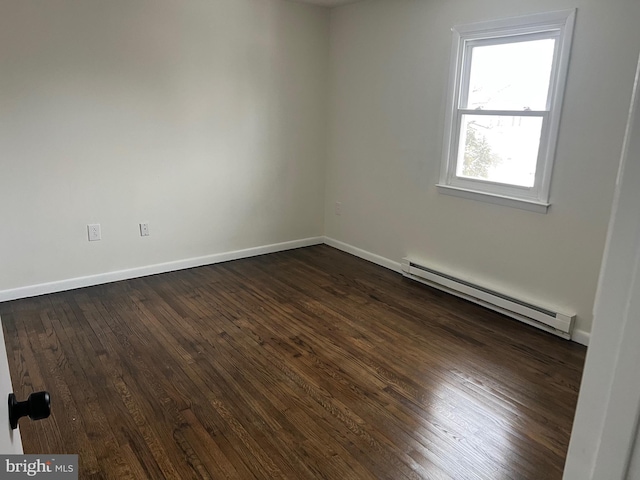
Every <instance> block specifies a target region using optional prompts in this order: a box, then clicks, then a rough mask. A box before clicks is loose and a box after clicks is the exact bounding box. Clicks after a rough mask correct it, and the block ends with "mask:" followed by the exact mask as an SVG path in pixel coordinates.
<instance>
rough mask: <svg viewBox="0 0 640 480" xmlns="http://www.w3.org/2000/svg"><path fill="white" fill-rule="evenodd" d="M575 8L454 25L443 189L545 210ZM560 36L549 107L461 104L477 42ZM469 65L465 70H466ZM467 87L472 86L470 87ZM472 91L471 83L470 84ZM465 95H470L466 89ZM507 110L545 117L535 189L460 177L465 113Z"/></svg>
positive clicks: (448, 192)
mask: <svg viewBox="0 0 640 480" xmlns="http://www.w3.org/2000/svg"><path fill="white" fill-rule="evenodd" d="M575 17H576V9H570V10H561V11H557V12H547V13H538V14H533V15H526V16H521V17H515V18H506V19H501V20H493V21H488V22H480V23H473V24H467V25H457V26H455V27H453V28H452V31H453V48H452V51H451V64H450V70H449V87H448V93H447V108H446V115H445V135H444V142H443V152H442V164H441V168H440V179H439V183H438V184H437V187H438V190H439V191H440V193H444V194H448V195H455V196H460V197H463V198H471V199H475V200H481V201H486V202H489V203H497V204H500V205H507V206H511V207H516V208H522V209H525V210H530V211H536V212H540V213H546V212H547V210H548V208H549V206H550V203H549V193H550V186H551V173H552V170H553V163H554V157H555V151H556V144H557V140H558V130H559V127H560V115H561V108H562V102H563V98H564V90H565V86H566V79H567V71H568V67H569V56H570V49H571V41H572V37H573V27H574V24H575ZM538 35H540V36H542V37H544V38H551V37H555V38H556V42H557V43H556V49H555V52H554V60H553V65H552V71H551V81H550V85H549V97H548V99H547V110H537V111H512V110H504V111H499V110H486V111H485V110H468V109H461V108H459V105H460V100H461V96H462V95H463V93H462V92H463V87H464V85H462V82H463V81H464V80H465V79H466V80H467V81H468V79H469V78H470V74H467V75H466V76H465V75H463V71H464V72H465V73H466V71H467V70H468V69H469V68H470V55H465V53H466V52H467V51H468V50H469V49H471V48H473V47H474V46H476V45H479V44H482V43H485V42H484V41H486V42H488V43H490V44H498V43H500V42H501V41H502V40H503V41H504V42H503V43H511V42H510V41H509V40H510V39H511V40H513V39H514V37H522V38H523V41H525V40H527V39H528V38H525V37H532V38H535V36H538ZM464 69H466V70H464ZM467 87H468V86H467ZM467 90H468V88H467ZM465 94H468V92H467V93H465ZM496 112H504V113H506V114H508V115H510V116H535V117H542V118H543V125H542V133H541V139H540V151H539V154H538V163H537V168H536V176H535V181H534V186H533V187H532V188H528V187H520V186H516V185H509V184H499V183H495V182H490V181H484V180H476V179H469V178H462V177H457V176H456V164H457V151H458V148H459V145H458V143H459V141H460V127H461V119H462V115H463V114H465V113H469V114H474V115H476V114H480V115H491V114H493V115H495V114H496Z"/></svg>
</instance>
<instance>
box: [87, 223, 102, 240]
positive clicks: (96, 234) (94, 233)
mask: <svg viewBox="0 0 640 480" xmlns="http://www.w3.org/2000/svg"><path fill="white" fill-rule="evenodd" d="M87 232H88V234H89V241H90V242H96V241H98V240H102V233H101V232H100V224H99V223H92V224H89V225H87Z"/></svg>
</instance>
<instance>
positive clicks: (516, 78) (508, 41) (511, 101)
mask: <svg viewBox="0 0 640 480" xmlns="http://www.w3.org/2000/svg"><path fill="white" fill-rule="evenodd" d="M574 19H575V10H568V11H562V12H552V13H543V14H536V15H529V16H525V17H517V18H512V19H506V20H498V21H492V22H484V23H477V24H472V25H464V26H457V27H454V28H453V32H454V42H453V52H452V63H451V78H450V86H449V87H450V91H449V96H448V100H447V102H448V103H447V118H446V124H445V140H444V146H443V160H442V169H441V175H440V183H439V184H438V187H439V190H440V191H441V192H442V193H447V194H452V195H458V196H462V197H465V198H473V199H478V200H485V201H489V202H492V203H499V204H503V205H509V206H514V207H518V208H524V209H527V210H533V211H538V212H546V211H547V208H548V207H549V187H550V184H551V171H552V166H553V158H554V154H555V147H556V139H557V136H558V126H559V123H560V108H561V106H562V95H563V92H564V86H565V79H566V76H567V67H568V64H569V49H570V45H571V35H572V32H573V23H574Z"/></svg>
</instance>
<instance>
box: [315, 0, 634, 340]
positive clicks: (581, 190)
mask: <svg viewBox="0 0 640 480" xmlns="http://www.w3.org/2000/svg"><path fill="white" fill-rule="evenodd" d="M574 7H577V8H578V16H577V23H576V28H575V33H574V44H573V50H572V59H571V63H570V67H569V79H568V87H567V91H566V94H565V105H564V110H563V118H562V122H561V128H560V138H559V144H558V152H557V158H556V165H555V171H554V177H553V182H552V187H551V202H552V204H553V205H552V207H551V209H550V211H549V213H548V214H546V215H545V214H538V213H532V212H528V211H524V210H518V209H514V208H509V207H503V206H497V205H492V204H488V203H481V202H477V201H472V200H465V199H461V198H457V197H451V196H446V195H442V194H439V193H438V192H437V190H436V187H435V184H436V183H437V181H438V175H439V169H440V161H441V149H442V136H443V128H444V123H443V122H444V99H445V94H446V90H447V80H448V68H449V56H450V51H451V31H450V28H451V27H452V26H453V25H455V24H464V23H471V22H475V21H482V20H491V19H498V18H505V17H509V16H516V15H522V14H528V13H535V12H543V11H553V10H561V9H566V8H574ZM638 18H640V3H639V2H637V0H616V1H610V2H603V1H601V0H539V1H536V2H532V1H530V0H487V1H483V2H477V1H472V0H455V1H439V0H433V1H432V0H429V1H427V0H393V1H386V0H370V1H367V2H361V3H357V4H354V5H350V6H346V7H343V8H339V9H334V10H333V11H332V15H331V49H330V72H331V77H330V80H329V82H330V88H329V92H330V94H329V95H330V101H331V110H330V122H329V137H330V140H329V159H328V165H327V186H326V198H325V211H326V217H325V232H326V235H327V236H329V237H332V238H335V239H337V240H339V241H342V242H345V243H347V244H351V245H355V246H357V247H359V248H361V249H364V250H366V251H369V252H372V253H374V254H377V255H381V256H382V257H385V258H389V259H392V260H394V261H400V259H401V258H402V257H404V256H406V255H411V256H413V257H417V258H420V259H422V260H423V261H428V262H430V263H432V264H434V265H437V266H440V268H443V269H445V270H447V271H451V272H456V273H458V274H461V275H463V276H465V277H467V278H470V279H472V280H475V281H478V282H480V283H482V284H485V285H488V286H491V287H494V288H497V289H500V290H503V291H506V292H507V293H511V294H512V295H515V296H519V297H521V298H524V299H528V300H530V301H533V302H536V301H537V302H536V303H540V301H542V302H544V304H545V305H550V306H555V307H556V308H560V309H562V310H566V311H569V312H573V313H577V314H578V319H577V328H578V329H579V330H581V331H583V332H589V331H590V329H591V319H592V307H593V299H594V295H595V290H596V284H597V279H598V273H599V269H600V261H601V258H602V252H603V247H604V241H605V235H606V231H607V224H608V220H609V214H610V211H611V202H612V197H613V191H614V183H615V178H616V171H617V167H618V160H619V158H620V150H621V144H622V139H623V135H624V129H625V123H626V119H627V112H628V106H629V101H630V97H631V91H632V84H633V79H634V72H635V65H636V59H637V55H638V45H640V29H638V28H637V20H638ZM336 201H340V202H342V210H343V211H342V214H341V215H340V216H337V215H335V214H334V203H335V202H336Z"/></svg>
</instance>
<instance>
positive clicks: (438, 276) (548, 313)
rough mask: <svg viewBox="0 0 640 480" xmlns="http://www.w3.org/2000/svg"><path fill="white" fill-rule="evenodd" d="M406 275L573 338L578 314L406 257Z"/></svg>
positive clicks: (403, 270)
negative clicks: (515, 295) (544, 305)
mask: <svg viewBox="0 0 640 480" xmlns="http://www.w3.org/2000/svg"><path fill="white" fill-rule="evenodd" d="M402 275H404V276H405V277H407V278H411V279H413V280H417V281H419V282H421V283H424V284H426V285H429V286H431V287H434V288H437V289H439V290H442V291H445V292H447V293H450V294H452V295H456V296H458V297H461V298H464V299H466V300H469V301H471V302H474V303H477V304H479V305H482V306H483V307H486V308H489V309H491V310H494V311H496V312H499V313H502V314H503V315H507V316H509V317H511V318H515V319H516V320H520V321H521V322H524V323H526V324H528V325H532V326H534V327H537V328H540V329H542V330H545V331H547V332H550V333H553V334H554V335H558V336H559V337H562V338H565V339H567V340H570V339H571V329H572V327H573V322H574V320H575V315H567V314H566V313H560V312H556V311H553V310H550V309H547V308H543V307H540V306H537V305H532V304H530V303H527V302H523V301H522V300H518V299H516V298H513V297H510V296H508V295H504V294H502V293H499V292H496V291H493V290H490V289H488V288H484V287H482V286H480V285H476V284H473V283H471V282H468V281H466V280H462V279H460V278H455V277H453V276H451V275H448V274H445V273H442V272H439V271H437V270H434V269H432V268H429V267H426V266H424V265H420V264H418V263H415V262H414V261H412V260H410V259H408V258H404V259H403V260H402Z"/></svg>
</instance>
